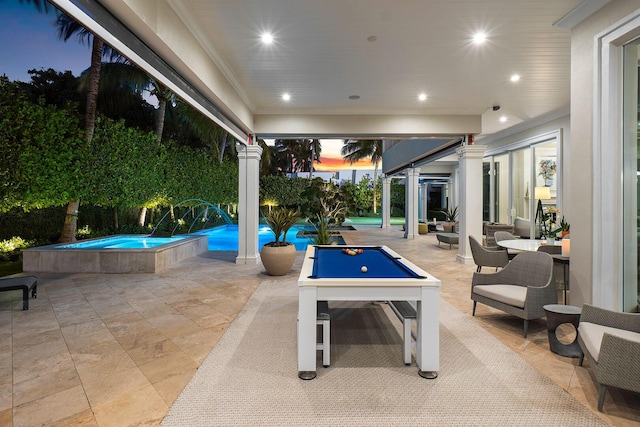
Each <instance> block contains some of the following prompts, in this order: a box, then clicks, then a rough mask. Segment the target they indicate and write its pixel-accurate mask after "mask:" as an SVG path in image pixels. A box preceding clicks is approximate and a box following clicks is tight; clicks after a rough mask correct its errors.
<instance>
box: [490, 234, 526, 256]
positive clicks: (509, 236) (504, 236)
mask: <svg viewBox="0 0 640 427" xmlns="http://www.w3.org/2000/svg"><path fill="white" fill-rule="evenodd" d="M493 237H494V238H495V240H496V244H498V242H501V241H503V240H515V239H516V238H515V236H514V235H513V234H511V233H509V232H508V231H501V230H499V231H496V232H495V233H493ZM521 252H522V251H519V250H517V249H507V253H508V254H509V259H514V258H515V257H516V255H518V254H519V253H521Z"/></svg>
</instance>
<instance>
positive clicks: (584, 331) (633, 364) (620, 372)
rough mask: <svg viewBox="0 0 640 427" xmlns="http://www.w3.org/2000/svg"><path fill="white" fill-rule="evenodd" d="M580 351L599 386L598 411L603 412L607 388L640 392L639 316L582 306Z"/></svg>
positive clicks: (582, 358)
mask: <svg viewBox="0 0 640 427" xmlns="http://www.w3.org/2000/svg"><path fill="white" fill-rule="evenodd" d="M578 344H579V345H580V349H581V350H582V355H581V356H580V361H579V365H580V366H582V364H583V363H584V356H585V355H587V357H588V358H589V361H590V362H591V365H592V368H593V370H594V373H595V375H596V380H597V381H598V383H600V389H599V395H598V411H600V412H602V407H603V405H604V398H605V394H606V391H607V387H618V388H622V389H625V390H631V391H635V392H637V393H640V314H638V313H620V312H615V311H610V310H605V309H603V308H598V307H594V306H592V305H589V304H585V305H584V306H583V307H582V315H581V316H580V324H579V326H578Z"/></svg>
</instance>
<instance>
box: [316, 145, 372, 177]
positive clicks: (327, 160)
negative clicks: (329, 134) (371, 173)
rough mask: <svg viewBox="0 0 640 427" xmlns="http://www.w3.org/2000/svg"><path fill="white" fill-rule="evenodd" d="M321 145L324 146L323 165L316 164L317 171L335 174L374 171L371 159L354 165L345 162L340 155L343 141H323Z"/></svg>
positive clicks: (321, 156) (321, 159)
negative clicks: (347, 171) (341, 171)
mask: <svg viewBox="0 0 640 427" xmlns="http://www.w3.org/2000/svg"><path fill="white" fill-rule="evenodd" d="M320 144H321V145H322V154H321V155H320V161H321V163H316V164H315V170H317V171H328V172H335V171H339V170H344V169H348V170H351V169H373V165H372V164H371V160H370V159H367V160H364V161H360V162H358V163H354V164H353V165H351V164H349V162H345V161H344V160H343V159H342V156H341V155H340V149H341V148H342V140H341V139H321V140H320Z"/></svg>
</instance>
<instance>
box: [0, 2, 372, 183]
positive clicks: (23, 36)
mask: <svg viewBox="0 0 640 427" xmlns="http://www.w3.org/2000/svg"><path fill="white" fill-rule="evenodd" d="M55 19H56V14H55V11H54V10H53V9H52V10H50V11H49V12H48V13H44V12H42V13H41V12H38V11H37V10H36V8H35V6H33V5H31V4H21V3H20V2H19V1H18V0H0V22H2V23H3V25H2V26H1V27H0V43H1V46H2V47H1V48H0V75H6V76H7V77H8V78H9V80H12V81H13V80H20V81H23V82H28V81H30V76H29V74H28V73H27V71H28V70H30V69H36V70H40V69H45V70H46V69H48V68H53V69H54V70H56V71H58V72H63V71H67V70H69V71H71V73H72V74H73V75H74V76H79V75H80V73H82V72H83V71H84V70H86V69H87V68H89V65H90V60H91V47H90V46H89V45H88V44H82V43H81V42H80V40H79V39H78V38H75V37H74V38H71V39H69V40H68V41H66V42H65V41H62V40H59V39H58V32H57V28H56V25H55ZM321 142H322V159H321V163H320V164H316V168H315V169H316V170H319V171H320V170H322V171H337V170H341V169H373V166H372V165H371V162H370V161H369V160H366V161H363V162H359V163H358V164H357V165H353V166H352V165H349V163H345V162H343V160H342V157H341V156H340V148H341V147H342V141H341V140H324V139H323V140H321Z"/></svg>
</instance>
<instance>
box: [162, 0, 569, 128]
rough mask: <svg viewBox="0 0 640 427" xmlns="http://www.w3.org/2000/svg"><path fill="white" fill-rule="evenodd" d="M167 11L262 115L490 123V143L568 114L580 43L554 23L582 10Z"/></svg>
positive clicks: (457, 3)
mask: <svg viewBox="0 0 640 427" xmlns="http://www.w3.org/2000/svg"><path fill="white" fill-rule="evenodd" d="M168 3H169V4H170V5H171V7H172V8H173V9H174V11H176V12H177V14H178V15H179V16H180V17H181V19H182V20H183V21H184V22H185V23H186V24H187V25H188V27H189V28H190V29H191V31H192V32H193V33H194V34H195V35H196V37H197V38H198V39H199V40H200V43H202V44H203V45H204V46H205V48H206V49H207V51H208V52H209V54H210V55H211V56H212V58H214V60H215V62H216V63H217V64H218V65H219V66H220V67H221V68H222V70H223V71H224V73H225V74H226V77H227V78H228V79H229V80H230V82H231V84H232V85H233V86H234V88H235V89H236V90H237V91H238V92H239V93H240V94H241V96H242V97H243V98H244V100H245V102H246V103H247V104H248V106H249V108H251V110H252V111H253V112H254V113H255V114H472V115H483V114H484V116H483V132H482V133H483V134H488V133H492V132H496V131H498V130H501V129H503V128H507V127H510V126H513V125H514V124H517V123H520V122H522V121H526V120H529V119H532V118H535V117H538V116H540V115H543V114H545V113H549V112H551V111H555V110H558V109H561V108H566V107H567V106H568V105H569V73H570V68H569V66H570V34H569V31H568V30H563V29H560V28H556V27H554V26H553V23H554V22H555V21H557V20H558V19H560V18H561V17H562V16H564V15H565V14H566V13H568V12H569V11H571V10H572V9H573V8H574V7H576V6H577V5H578V4H579V3H580V0H542V1H531V0H489V1H479V0H395V1H391V0H235V1H233V0H171V1H169V2H168ZM264 31H269V32H272V33H273V35H274V37H275V42H274V44H273V45H271V46H263V45H262V44H261V43H260V42H259V37H260V34H261V33H262V32H264ZM476 31H484V32H486V34H487V37H488V39H487V42H486V43H485V44H484V45H480V46H478V45H474V44H472V43H471V38H472V35H473V34H474V33H475V32H476ZM370 36H375V37H377V40H376V41H374V42H370V41H368V40H367V38H368V37H370ZM514 73H517V74H519V75H520V76H521V80H520V81H519V82H518V83H512V82H511V81H510V80H509V78H510V76H511V75H512V74H514ZM284 92H288V93H290V94H291V97H292V99H291V101H290V102H288V103H285V102H283V101H282V100H281V95H282V93H284ZM420 92H424V93H426V94H427V96H428V99H427V101H426V102H424V103H421V102H419V101H418V100H417V96H418V94H419V93H420ZM350 95H358V96H360V99H358V100H350V99H349V98H348V97H349V96H350ZM494 105H499V106H500V107H501V108H500V110H499V111H497V112H494V111H493V110H492V106H494ZM501 115H504V116H506V117H507V122H505V123H499V122H498V119H499V117H500V116H501Z"/></svg>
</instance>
